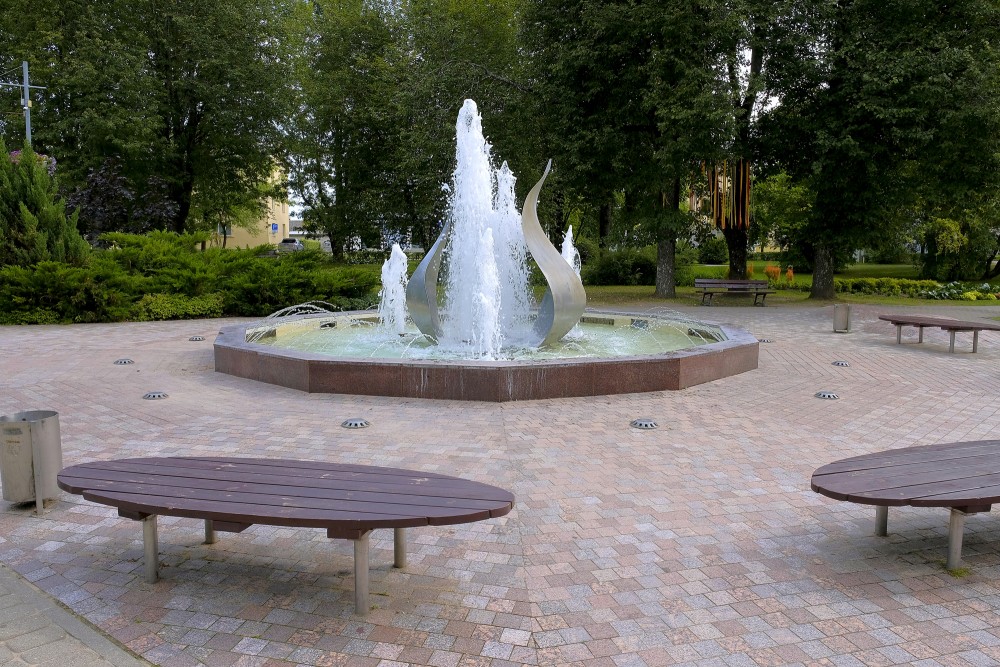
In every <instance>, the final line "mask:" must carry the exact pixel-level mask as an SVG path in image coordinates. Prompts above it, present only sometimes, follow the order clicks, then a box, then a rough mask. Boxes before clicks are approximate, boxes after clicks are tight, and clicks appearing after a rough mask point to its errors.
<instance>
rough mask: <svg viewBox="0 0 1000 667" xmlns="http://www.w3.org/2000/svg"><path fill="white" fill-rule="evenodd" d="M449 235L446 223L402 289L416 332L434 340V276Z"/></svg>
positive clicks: (436, 327)
mask: <svg viewBox="0 0 1000 667" xmlns="http://www.w3.org/2000/svg"><path fill="white" fill-rule="evenodd" d="M450 231H451V220H449V221H448V222H447V223H446V224H445V226H444V229H442V230H441V235H440V236H438V238H437V241H435V242H434V245H432V246H431V249H430V251H428V253H427V254H426V255H424V258H423V259H422V260H421V261H420V265H419V266H417V270H416V271H414V272H413V275H412V276H410V282H408V283H407V285H406V308H407V310H408V311H409V312H410V319H412V320H413V323H414V324H415V325H416V326H417V328H418V329H420V332H421V333H423V334H425V335H427V336H430V337H431V338H433V339H434V340H437V339H438V338H440V337H441V316H440V315H439V314H438V293H437V287H438V272H439V271H440V270H441V255H442V254H443V253H444V245H445V242H446V240H447V238H448V233H449V232H450Z"/></svg>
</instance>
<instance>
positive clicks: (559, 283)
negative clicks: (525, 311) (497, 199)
mask: <svg viewBox="0 0 1000 667" xmlns="http://www.w3.org/2000/svg"><path fill="white" fill-rule="evenodd" d="M551 167H552V161H551V160H549V163H548V164H547V165H546V166H545V173H543V174H542V177H541V178H540V179H539V180H538V183H536V184H535V187H533V188H532V189H531V192H529V193H528V196H527V197H526V198H525V200H524V207H523V208H522V209H521V229H522V231H523V232H524V240H525V244H526V245H527V247H528V253H529V254H530V255H531V257H532V258H534V260H535V262H536V263H537V264H538V268H539V269H540V270H541V272H542V275H543V276H544V277H545V282H546V286H547V289H546V291H545V296H544V297H543V298H542V304H541V306H540V307H539V309H538V318H537V319H536V320H535V324H534V327H533V329H532V336H531V340H529V341H527V343H528V345H529V346H531V347H541V346H543V345H549V344H551V343H554V342H556V341H557V340H559V339H560V338H562V337H563V336H565V335H566V334H567V333H568V332H569V330H570V329H572V328H573V327H574V326H575V325H576V323H577V322H578V321H579V320H580V316H581V315H582V314H583V310H584V308H585V307H586V305H587V294H586V292H584V289H583V283H581V282H580V277H579V276H578V275H576V271H574V270H573V267H571V266H570V265H569V264H568V263H567V262H566V260H565V259H563V256H562V254H561V253H560V252H559V251H558V250H557V249H556V248H555V246H553V245H552V243H551V242H550V241H549V239H548V237H547V236H546V235H545V232H544V231H543V230H542V226H541V225H540V224H539V222H538V215H537V213H536V208H537V206H538V193H539V191H540V190H541V189H542V184H543V183H544V182H545V179H546V177H548V175H549V170H550V169H551ZM450 232H451V221H449V222H448V223H447V224H446V225H445V227H444V229H443V230H442V231H441V235H440V236H439V237H438V239H437V241H435V242H434V245H433V246H431V249H430V251H429V252H428V253H427V254H426V255H425V256H424V259H423V261H421V262H420V265H419V266H418V267H417V270H416V271H414V272H413V275H412V276H410V281H409V283H408V284H407V287H406V306H407V309H408V310H409V313H410V318H411V319H412V320H413V323H414V324H415V325H416V326H417V328H418V329H420V331H421V332H422V333H424V334H426V335H427V336H430V337H432V338H434V339H435V340H437V339H439V338H440V337H441V317H440V314H439V313H438V274H439V272H440V270H441V258H442V256H443V254H444V248H445V245H446V244H447V242H448V236H449V233H450Z"/></svg>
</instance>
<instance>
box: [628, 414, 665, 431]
mask: <svg viewBox="0 0 1000 667" xmlns="http://www.w3.org/2000/svg"><path fill="white" fill-rule="evenodd" d="M630 426H631V427H632V428H638V429H642V430H644V431H650V430H652V429H654V428H657V427H658V426H659V425H658V424H657V423H656V422H655V421H653V420H652V419H650V418H648V417H640V418H638V419H633V420H632V423H631V424H630Z"/></svg>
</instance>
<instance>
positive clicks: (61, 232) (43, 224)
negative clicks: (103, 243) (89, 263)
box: [0, 139, 90, 266]
mask: <svg viewBox="0 0 1000 667" xmlns="http://www.w3.org/2000/svg"><path fill="white" fill-rule="evenodd" d="M50 167H52V168H53V171H54V163H53V162H52V161H51V159H50V158H44V157H42V156H39V155H36V154H35V153H34V152H32V150H31V149H30V148H29V147H27V146H25V148H24V150H21V151H15V152H14V153H10V154H8V152H7V146H6V145H5V144H4V142H3V140H2V139H0V266H5V265H14V266H31V265H34V264H37V263H38V262H42V261H46V260H53V261H57V262H66V263H69V264H82V263H83V262H84V261H86V259H87V255H88V251H89V249H90V247H89V246H88V245H87V242H86V241H84V240H83V237H82V236H80V234H79V232H77V230H76V215H75V214H73V215H66V203H65V201H64V200H63V199H62V198H61V197H60V196H59V194H58V188H57V185H56V180H55V178H54V177H53V175H52V174H50V172H49V169H50Z"/></svg>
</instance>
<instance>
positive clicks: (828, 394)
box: [816, 391, 840, 401]
mask: <svg viewBox="0 0 1000 667" xmlns="http://www.w3.org/2000/svg"><path fill="white" fill-rule="evenodd" d="M816 398H823V399H826V400H828V401H835V400H837V399H838V398H840V396H837V394H835V393H833V392H832V391H818V392H816Z"/></svg>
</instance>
